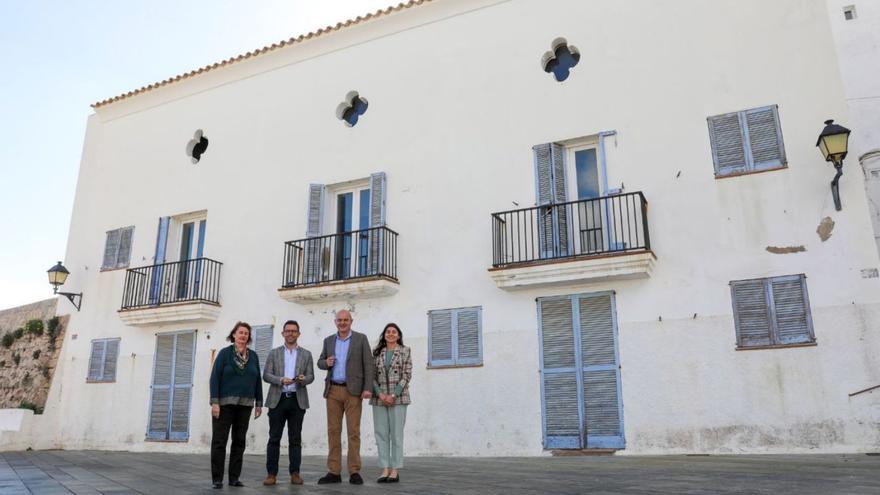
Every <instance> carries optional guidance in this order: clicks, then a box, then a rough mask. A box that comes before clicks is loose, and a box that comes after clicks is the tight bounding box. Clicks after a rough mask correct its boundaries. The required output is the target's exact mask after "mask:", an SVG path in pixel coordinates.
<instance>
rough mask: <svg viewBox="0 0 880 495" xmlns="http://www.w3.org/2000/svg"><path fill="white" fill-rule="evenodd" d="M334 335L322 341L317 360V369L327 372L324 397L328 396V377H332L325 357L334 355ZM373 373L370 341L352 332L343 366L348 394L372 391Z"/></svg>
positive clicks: (360, 334)
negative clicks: (345, 361) (322, 345)
mask: <svg viewBox="0 0 880 495" xmlns="http://www.w3.org/2000/svg"><path fill="white" fill-rule="evenodd" d="M336 335H337V334H335V333H334V334H333V335H331V336H329V337H327V338H326V339H324V348H323V349H322V350H321V356H320V357H319V358H318V368H320V369H322V370H327V377H326V378H324V397H327V395H329V394H330V377H331V376H332V375H333V370H332V368H328V367H327V357H328V356H333V355H334V354H336ZM375 372H376V370H375V365H374V364H373V353H372V352H371V351H370V341H369V340H368V339H367V336H366V335H364V334H362V333H360V332H355V331H354V330H352V331H351V344H349V346H348V361H347V363H346V366H345V385H346V388H347V389H348V393H350V394H351V395H361V393H362V392H363V391H364V390H370V391H372V389H373V374H374V373H375Z"/></svg>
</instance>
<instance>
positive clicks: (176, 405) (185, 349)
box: [167, 332, 196, 440]
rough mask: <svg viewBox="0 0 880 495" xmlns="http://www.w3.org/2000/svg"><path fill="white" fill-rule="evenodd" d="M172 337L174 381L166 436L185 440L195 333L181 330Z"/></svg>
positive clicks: (170, 438) (186, 437)
mask: <svg viewBox="0 0 880 495" xmlns="http://www.w3.org/2000/svg"><path fill="white" fill-rule="evenodd" d="M174 338H175V343H174V373H173V377H174V383H173V386H172V390H171V392H172V396H171V413H170V420H169V423H170V424H169V428H168V437H167V438H168V439H169V440H187V439H188V438H189V416H190V406H191V403H192V388H193V371H194V370H193V368H194V364H195V350H196V333H195V332H181V333H177V334H175V335H174Z"/></svg>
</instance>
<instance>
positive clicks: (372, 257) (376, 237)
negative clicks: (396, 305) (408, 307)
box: [367, 172, 385, 275]
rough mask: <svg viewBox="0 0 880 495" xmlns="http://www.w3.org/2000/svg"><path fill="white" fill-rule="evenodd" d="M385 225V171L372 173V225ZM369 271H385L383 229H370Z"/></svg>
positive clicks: (371, 272)
mask: <svg viewBox="0 0 880 495" xmlns="http://www.w3.org/2000/svg"><path fill="white" fill-rule="evenodd" d="M384 226H385V172H376V173H374V174H370V227H371V228H373V227H384ZM369 237H370V242H369V246H370V247H369V255H368V257H367V273H368V274H370V275H376V274H383V273H385V271H384V269H385V266H384V265H385V256H384V253H385V238H384V232H383V231H381V230H371V231H370V235H369Z"/></svg>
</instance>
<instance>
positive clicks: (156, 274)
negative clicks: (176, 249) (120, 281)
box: [150, 217, 171, 304]
mask: <svg viewBox="0 0 880 495" xmlns="http://www.w3.org/2000/svg"><path fill="white" fill-rule="evenodd" d="M170 224H171V217H160V218H159V229H158V230H157V232H156V254H155V256H154V257H153V263H155V264H156V265H161V264H163V263H165V249H166V245H167V244H168V227H169V225H170ZM164 272H165V267H164V266H157V267H156V268H155V269H153V272H152V277H153V280H152V281H151V282H150V304H159V298H160V295H161V291H162V286H163V285H164V282H163V274H164Z"/></svg>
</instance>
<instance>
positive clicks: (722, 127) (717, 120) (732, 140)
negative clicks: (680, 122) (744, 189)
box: [708, 112, 747, 176]
mask: <svg viewBox="0 0 880 495" xmlns="http://www.w3.org/2000/svg"><path fill="white" fill-rule="evenodd" d="M708 122H709V141H710V143H711V145H712V159H713V161H714V163H715V175H718V176H724V175H730V174H734V173H740V172H745V171H746V170H747V163H746V150H745V146H744V145H743V143H744V137H743V136H744V135H743V128H742V123H741V121H740V116H739V113H738V112H734V113H727V114H724V115H716V116H714V117H709V118H708Z"/></svg>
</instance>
